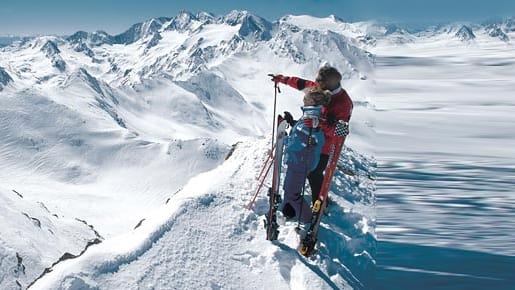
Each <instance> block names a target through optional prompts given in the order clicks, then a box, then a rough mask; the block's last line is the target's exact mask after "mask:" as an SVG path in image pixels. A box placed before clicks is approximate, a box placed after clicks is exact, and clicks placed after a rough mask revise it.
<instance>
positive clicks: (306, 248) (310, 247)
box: [298, 121, 349, 257]
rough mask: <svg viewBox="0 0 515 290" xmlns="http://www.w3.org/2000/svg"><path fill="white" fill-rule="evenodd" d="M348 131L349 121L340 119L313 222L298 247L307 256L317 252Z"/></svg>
mask: <svg viewBox="0 0 515 290" xmlns="http://www.w3.org/2000/svg"><path fill="white" fill-rule="evenodd" d="M348 132H349V124H348V123H347V122H344V121H339V122H338V123H337V124H336V129H335V132H334V135H335V136H336V138H333V139H332V140H333V143H332V144H331V151H330V153H329V161H328V165H327V168H326V169H325V175H324V181H323V183H322V188H321V189H320V194H319V195H318V199H317V200H316V201H315V202H314V203H313V206H312V208H311V211H312V213H313V217H312V219H311V224H310V226H309V229H308V230H307V231H306V235H305V236H304V237H303V238H301V241H300V243H299V247H298V250H299V252H300V253H301V254H302V255H303V256H305V257H310V256H312V255H313V254H314V253H315V252H316V249H315V246H316V244H317V241H318V231H319V229H320V221H321V220H322V216H323V215H324V211H325V208H326V206H327V197H328V194H329V188H330V187H331V182H332V179H333V176H334V172H335V170H336V169H337V165H338V159H339V158H338V157H339V156H340V152H341V150H342V148H343V143H344V141H345V136H347V135H348Z"/></svg>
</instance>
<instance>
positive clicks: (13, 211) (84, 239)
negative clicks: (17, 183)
mask: <svg viewBox="0 0 515 290" xmlns="http://www.w3.org/2000/svg"><path fill="white" fill-rule="evenodd" d="M0 212H1V215H0V224H1V225H2V227H0V246H1V247H0V268H1V269H3V271H2V272H1V273H0V288H2V289H17V288H18V286H17V283H19V285H22V286H25V287H26V286H27V285H28V284H29V283H30V282H32V281H33V280H34V279H36V278H37V277H38V276H39V275H40V274H41V273H42V272H43V270H44V269H45V268H46V267H48V266H50V265H51V264H52V263H53V262H54V261H56V260H57V259H58V258H59V257H61V255H63V254H64V253H65V252H70V253H74V254H78V253H79V252H80V251H81V250H82V249H83V248H84V247H85V246H86V244H87V243H88V241H90V240H94V239H96V238H101V237H97V236H96V234H95V233H94V231H93V230H92V229H90V228H89V226H88V225H85V224H84V223H82V222H81V221H78V220H75V219H73V218H71V217H63V216H59V215H58V214H54V213H51V212H50V211H49V210H48V208H47V207H46V206H45V204H44V203H42V202H37V203H36V202H32V201H29V200H27V199H26V198H25V197H24V196H23V192H18V191H16V190H8V189H6V188H4V187H0Z"/></svg>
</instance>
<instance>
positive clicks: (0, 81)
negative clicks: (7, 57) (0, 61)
mask: <svg viewBox="0 0 515 290" xmlns="http://www.w3.org/2000/svg"><path fill="white" fill-rule="evenodd" d="M12 80H13V79H12V78H11V76H10V75H9V74H8V73H7V72H6V71H5V69H4V68H3V67H0V91H1V90H2V89H3V87H5V86H7V85H8V84H9V83H10V82H12Z"/></svg>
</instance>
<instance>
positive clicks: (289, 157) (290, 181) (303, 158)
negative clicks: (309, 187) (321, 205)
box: [281, 87, 331, 224]
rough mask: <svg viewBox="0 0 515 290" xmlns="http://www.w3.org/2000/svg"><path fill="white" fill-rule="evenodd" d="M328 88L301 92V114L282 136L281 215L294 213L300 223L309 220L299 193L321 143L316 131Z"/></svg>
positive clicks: (316, 158) (307, 211)
mask: <svg viewBox="0 0 515 290" xmlns="http://www.w3.org/2000/svg"><path fill="white" fill-rule="evenodd" d="M330 98H331V92H330V91H324V90H322V89H320V88H316V87H315V88H311V89H309V90H307V92H306V94H305V95H304V106H303V107H301V109H302V112H303V117H302V118H301V119H300V120H299V121H297V122H296V123H295V124H294V125H293V126H292V129H291V131H290V135H289V136H288V137H287V139H286V145H285V148H286V149H285V153H286V154H285V162H286V165H287V166H288V167H287V169H286V177H285V179H284V184H283V189H284V200H283V203H282V205H281V211H282V213H283V216H284V217H286V218H287V219H291V218H293V217H295V216H297V217H298V218H299V220H300V221H301V222H302V223H305V224H306V223H309V222H310V221H311V208H310V206H309V204H308V202H307V201H306V200H305V199H304V197H303V195H302V194H301V193H302V192H303V189H304V184H305V181H306V176H307V175H308V173H310V172H311V171H313V170H314V169H315V168H316V166H317V164H318V159H319V157H320V153H321V151H322V146H323V145H324V141H325V138H324V133H323V132H322V131H321V130H320V121H319V120H320V117H321V116H322V108H323V106H327V105H328V104H329V101H330Z"/></svg>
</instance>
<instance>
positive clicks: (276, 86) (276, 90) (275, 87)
mask: <svg viewBox="0 0 515 290" xmlns="http://www.w3.org/2000/svg"><path fill="white" fill-rule="evenodd" d="M268 76H269V77H272V78H274V77H275V75H274V74H268ZM280 92H281V89H280V88H279V83H277V82H274V114H273V116H272V117H273V121H272V152H273V151H274V136H275V126H276V125H275V119H276V118H275V114H276V112H277V93H280Z"/></svg>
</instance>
